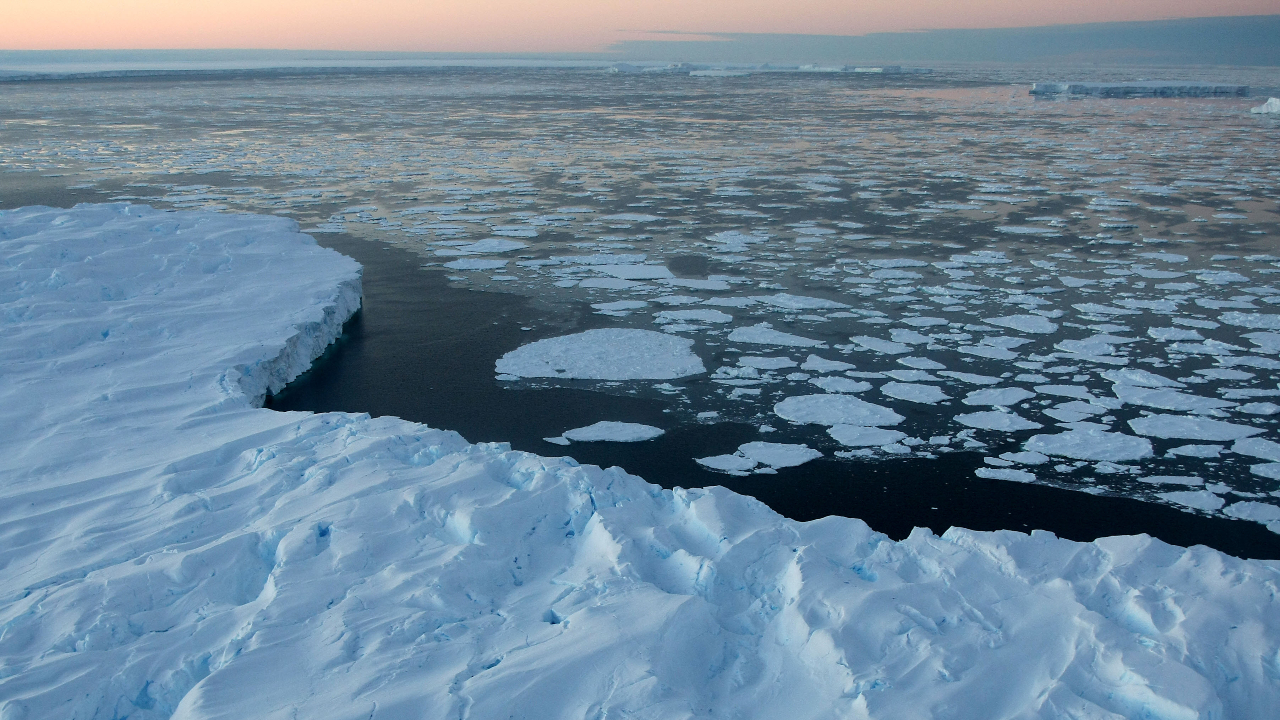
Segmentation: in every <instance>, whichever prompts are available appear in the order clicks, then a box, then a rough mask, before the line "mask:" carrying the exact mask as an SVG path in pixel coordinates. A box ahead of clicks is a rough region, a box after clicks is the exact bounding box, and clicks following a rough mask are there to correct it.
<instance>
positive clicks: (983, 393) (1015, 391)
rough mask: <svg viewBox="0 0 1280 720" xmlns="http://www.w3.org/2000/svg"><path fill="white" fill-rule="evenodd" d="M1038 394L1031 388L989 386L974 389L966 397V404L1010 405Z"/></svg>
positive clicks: (964, 401)
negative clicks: (983, 388)
mask: <svg viewBox="0 0 1280 720" xmlns="http://www.w3.org/2000/svg"><path fill="white" fill-rule="evenodd" d="M1035 396H1036V394H1035V393H1033V392H1031V391H1030V390H1024V389H1023V388H987V389H985V390H974V391H973V392H971V393H969V394H968V395H966V396H965V397H964V400H962V401H961V402H963V403H964V404H965V405H996V406H1003V407H1009V406H1011V405H1017V404H1018V403H1020V402H1022V401H1023V400H1026V399H1028V398H1033V397H1035Z"/></svg>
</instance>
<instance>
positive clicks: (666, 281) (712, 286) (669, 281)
mask: <svg viewBox="0 0 1280 720" xmlns="http://www.w3.org/2000/svg"><path fill="white" fill-rule="evenodd" d="M658 282H660V283H662V284H663V285H674V286H675V287H684V288H689V289H690V290H728V289H729V283H728V282H726V281H724V280H712V279H710V278H708V279H706V280H697V279H694V278H661V279H659V280H658Z"/></svg>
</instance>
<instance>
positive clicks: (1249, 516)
mask: <svg viewBox="0 0 1280 720" xmlns="http://www.w3.org/2000/svg"><path fill="white" fill-rule="evenodd" d="M1222 514H1223V515H1229V516H1231V517H1234V518H1240V519H1241V520H1253V521H1255V522H1261V523H1272V522H1276V521H1277V520H1280V507H1277V506H1275V505H1268V504H1267V503H1260V502H1254V501H1253V500H1246V501H1244V502H1238V503H1233V504H1231V505H1229V506H1227V509H1225V510H1223V511H1222Z"/></svg>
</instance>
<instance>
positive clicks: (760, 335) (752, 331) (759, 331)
mask: <svg viewBox="0 0 1280 720" xmlns="http://www.w3.org/2000/svg"><path fill="white" fill-rule="evenodd" d="M729 341H730V342H743V343H751V344H753V345H781V346H783V347H816V348H825V347H826V346H827V344H826V343H824V342H822V341H821V340H812V339H810V338H806V337H800V336H799V335H792V334H791V333H784V332H781V331H778V330H774V329H773V326H772V325H770V324H769V323H763V322H762V323H758V324H756V325H751V326H749V327H740V328H735V329H734V330H733V332H731V333H729Z"/></svg>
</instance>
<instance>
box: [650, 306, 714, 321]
mask: <svg viewBox="0 0 1280 720" xmlns="http://www.w3.org/2000/svg"><path fill="white" fill-rule="evenodd" d="M653 317H654V320H655V321H656V322H660V323H664V322H709V323H727V322H733V316H732V315H730V314H729V313H724V312H720V311H719V310H710V309H707V310H661V311H659V312H656V313H654V314H653Z"/></svg>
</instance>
